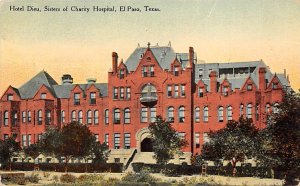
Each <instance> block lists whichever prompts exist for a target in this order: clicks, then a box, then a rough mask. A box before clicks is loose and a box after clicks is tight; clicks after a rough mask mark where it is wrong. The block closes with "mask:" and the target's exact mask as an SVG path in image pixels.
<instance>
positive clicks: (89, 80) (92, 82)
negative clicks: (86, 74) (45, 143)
mask: <svg viewBox="0 0 300 186" xmlns="http://www.w3.org/2000/svg"><path fill="white" fill-rule="evenodd" d="M86 81H87V84H94V83H96V81H97V79H96V78H88V79H86Z"/></svg>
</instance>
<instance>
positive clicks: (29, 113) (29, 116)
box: [27, 111, 31, 123]
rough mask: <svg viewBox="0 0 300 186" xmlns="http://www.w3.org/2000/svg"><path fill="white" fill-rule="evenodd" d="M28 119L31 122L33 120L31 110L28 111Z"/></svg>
mask: <svg viewBox="0 0 300 186" xmlns="http://www.w3.org/2000/svg"><path fill="white" fill-rule="evenodd" d="M27 121H28V122H29V123H30V122H31V112H30V111H28V112H27Z"/></svg>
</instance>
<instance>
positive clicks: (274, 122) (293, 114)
mask: <svg viewBox="0 0 300 186" xmlns="http://www.w3.org/2000/svg"><path fill="white" fill-rule="evenodd" d="M260 136H261V140H262V149H261V151H260V153H259V154H258V159H259V160H260V162H261V163H262V164H263V165H265V166H268V167H272V168H275V169H277V170H280V171H281V172H283V173H284V175H285V181H286V184H287V185H294V183H293V182H294V180H295V178H296V177H299V176H300V175H299V173H300V94H299V93H294V94H287V95H286V96H285V97H284V99H283V102H282V103H280V104H279V105H277V106H276V105H275V108H274V110H273V113H272V114H271V115H270V116H269V117H268V121H267V127H266V128H265V129H264V130H262V131H261V134H260Z"/></svg>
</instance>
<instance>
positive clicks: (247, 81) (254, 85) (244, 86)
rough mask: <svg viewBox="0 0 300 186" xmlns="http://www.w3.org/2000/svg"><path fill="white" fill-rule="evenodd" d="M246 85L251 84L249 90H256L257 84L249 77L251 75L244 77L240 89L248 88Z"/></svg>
mask: <svg viewBox="0 0 300 186" xmlns="http://www.w3.org/2000/svg"><path fill="white" fill-rule="evenodd" d="M247 85H252V87H251V91H252V90H254V91H256V90H257V85H256V84H255V82H254V81H253V79H252V78H251V76H249V77H248V78H247V79H246V81H245V83H244V85H243V86H242V88H241V90H248V88H247Z"/></svg>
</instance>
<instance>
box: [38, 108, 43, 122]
mask: <svg viewBox="0 0 300 186" xmlns="http://www.w3.org/2000/svg"><path fill="white" fill-rule="evenodd" d="M42 122H43V114H42V110H38V124H39V125H41V124H42Z"/></svg>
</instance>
